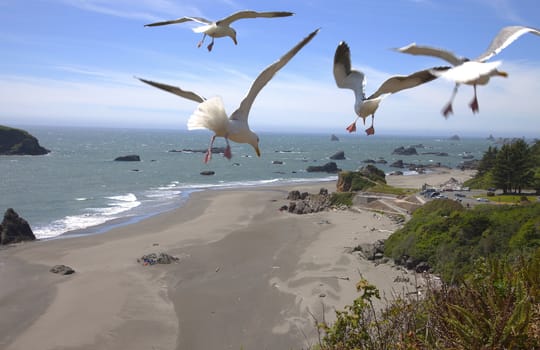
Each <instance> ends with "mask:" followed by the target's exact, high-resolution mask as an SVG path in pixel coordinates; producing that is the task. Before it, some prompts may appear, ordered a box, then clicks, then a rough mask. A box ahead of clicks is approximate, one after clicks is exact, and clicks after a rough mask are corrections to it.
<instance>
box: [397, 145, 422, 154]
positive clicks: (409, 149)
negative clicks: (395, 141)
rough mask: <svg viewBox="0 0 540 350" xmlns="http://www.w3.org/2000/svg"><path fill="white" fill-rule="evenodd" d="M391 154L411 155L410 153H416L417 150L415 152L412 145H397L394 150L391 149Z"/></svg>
mask: <svg viewBox="0 0 540 350" xmlns="http://www.w3.org/2000/svg"><path fill="white" fill-rule="evenodd" d="M392 154H398V155H401V156H412V155H416V154H418V152H416V148H414V147H407V148H405V147H403V146H401V147H398V148H396V149H394V151H392Z"/></svg>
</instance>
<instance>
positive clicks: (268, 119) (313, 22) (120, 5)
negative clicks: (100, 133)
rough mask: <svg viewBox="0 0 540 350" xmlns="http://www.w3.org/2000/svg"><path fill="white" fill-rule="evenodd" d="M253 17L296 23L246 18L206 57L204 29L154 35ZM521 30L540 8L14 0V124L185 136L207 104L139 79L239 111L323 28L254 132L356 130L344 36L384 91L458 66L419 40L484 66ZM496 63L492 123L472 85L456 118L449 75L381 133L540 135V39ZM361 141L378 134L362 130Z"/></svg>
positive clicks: (6, 79)
mask: <svg viewBox="0 0 540 350" xmlns="http://www.w3.org/2000/svg"><path fill="white" fill-rule="evenodd" d="M244 9H252V10H257V11H277V10H279V11H292V12H294V13H295V15H294V16H293V17H285V18H275V19H248V20H240V21H237V22H235V23H234V24H233V27H234V28H235V29H236V30H237V32H238V36H237V39H238V45H237V46H235V45H234V44H233V42H232V40H230V39H229V38H221V39H217V40H216V43H215V46H214V49H213V51H212V52H208V51H207V50H206V48H205V46H206V45H204V46H203V47H201V48H197V47H196V45H197V42H198V41H199V40H200V39H201V35H200V34H195V33H193V32H192V28H193V27H194V26H195V24H194V23H193V24H192V23H183V24H177V25H170V26H163V27H153V28H148V27H144V24H147V23H150V22H154V21H160V20H167V19H174V18H178V17H183V16H202V17H206V18H208V19H212V20H214V19H219V18H222V17H225V16H227V15H229V14H231V13H233V12H236V11H238V10H244ZM518 24H519V25H528V26H532V27H540V7H539V6H538V3H537V1H536V0H520V1H510V0H453V1H446V0H394V1H363V0H335V1H328V0H306V1H283V0H275V1H271V2H267V1H255V0H216V1H207V0H197V1H195V0H194V1H190V0H182V1H180V0H23V1H21V0H0V44H1V47H2V50H1V51H0V124H7V125H17V126H21V125H32V124H39V125H72V126H104V127H135V128H172V129H178V130H185V129H186V122H187V120H188V118H189V116H190V115H191V113H192V112H193V111H194V110H195V108H196V104H195V103H194V102H192V101H189V100H184V99H181V98H179V97H176V96H174V95H172V94H168V93H166V92H163V91H160V90H157V89H155V88H153V87H150V86H147V85H144V84H142V83H141V82H139V81H138V80H136V79H134V76H138V77H142V78H147V79H150V80H156V81H159V82H163V83H168V84H172V85H176V86H180V87H182V88H184V89H188V90H193V91H196V92H198V93H199V94H201V95H204V96H205V97H212V96H216V95H220V96H222V97H223V99H224V102H225V106H226V110H227V112H228V113H232V112H233V111H234V110H235V109H236V107H237V106H238V104H239V103H240V101H241V100H242V98H243V97H244V95H245V93H246V92H247V91H248V89H249V87H250V85H251V83H252V81H253V80H254V79H255V77H256V76H257V75H258V74H259V72H260V71H261V70H263V69H264V68H265V67H266V66H268V65H269V64H270V63H272V62H274V61H275V60H276V59H277V58H279V57H280V56H281V55H283V54H284V53H285V52H286V51H288V50H289V49H290V48H292V46H294V45H295V44H296V43H297V42H298V41H299V40H300V39H302V38H303V37H305V36H306V35H307V34H308V33H310V32H311V31H313V30H314V29H316V28H319V27H320V28H321V31H320V33H319V34H318V35H317V37H315V38H314V39H313V41H312V42H311V43H309V44H308V45H307V46H306V47H305V48H304V49H303V50H302V51H300V52H299V53H298V54H297V55H296V57H294V58H293V59H292V60H291V61H290V62H289V64H288V65H286V66H285V67H284V68H283V69H282V70H281V71H280V72H278V74H277V75H276V76H275V77H274V79H273V80H272V81H271V82H270V83H269V84H268V85H267V86H266V87H265V88H264V89H263V90H262V91H261V93H260V94H259V96H258V97H257V100H256V101H255V103H254V106H253V108H252V110H251V114H250V126H251V128H252V129H253V130H254V131H256V132H259V133H260V132H265V131H277V132H327V133H330V132H332V133H337V134H345V133H346V131H345V127H346V126H347V125H348V124H349V123H350V122H351V121H352V120H353V119H354V117H355V114H354V111H353V103H354V97H353V93H352V92H351V91H350V90H343V89H338V88H337V87H336V85H335V82H334V79H333V76H332V61H333V55H334V50H335V48H336V46H337V44H338V43H339V42H340V41H341V40H344V41H346V42H347V43H348V44H349V46H350V48H351V53H352V60H353V66H354V67H355V68H357V69H360V70H362V71H364V73H365V74H366V76H367V88H366V90H367V91H366V92H367V94H370V93H371V92H373V91H375V89H376V88H377V87H378V86H379V84H381V83H382V82H383V81H384V80H385V79H387V78H388V77H390V76H391V75H394V74H409V73H412V72H414V71H416V70H420V69H424V68H427V67H431V66H437V65H443V64H444V62H442V61H440V60H437V59H435V58H428V57H418V56H409V55H404V54H399V53H396V52H393V51H392V50H390V48H394V47H400V46H404V45H407V44H409V43H411V42H416V43H418V44H424V45H432V46H437V47H441V48H446V49H449V50H452V51H453V52H455V53H457V54H459V55H463V56H467V57H471V58H474V57H476V56H478V55H479V54H481V53H482V52H483V51H484V49H486V48H487V46H488V44H489V43H490V41H491V39H492V38H493V37H494V36H495V34H496V33H497V32H498V31H499V29H500V28H501V27H503V26H507V25H518ZM206 42H207V43H208V42H209V41H208V40H207V41H206ZM492 60H502V61H503V63H502V66H501V70H504V71H506V72H508V73H509V77H508V78H507V79H504V78H494V79H492V81H491V82H490V84H489V85H487V86H484V87H479V89H478V96H479V103H480V113H479V114H476V115H473V114H472V112H471V110H470V109H469V107H468V103H469V101H470V100H471V98H472V96H473V89H472V87H470V86H462V87H461V89H460V91H459V93H458V96H457V98H456V100H455V103H454V115H452V116H451V117H450V118H449V119H444V118H443V117H442V115H441V113H440V111H441V109H442V107H443V105H444V104H445V103H446V101H447V100H448V98H449V97H450V94H451V91H452V88H453V83H451V82H449V81H444V80H441V79H439V80H436V81H434V82H431V83H429V84H426V85H423V86H421V87H418V88H416V89H412V90H408V91H403V92H400V93H398V94H395V95H392V96H389V97H387V98H386V99H385V100H384V101H383V103H382V104H381V106H380V108H379V110H378V111H377V114H376V118H375V129H376V135H375V137H376V136H377V135H378V134H381V135H382V134H396V133H406V134H411V135H431V134H437V135H442V136H444V135H453V134H458V135H463V136H466V135H479V136H484V135H485V136H487V135H489V134H493V135H494V136H515V137H520V136H526V137H539V136H540V135H539V133H540V37H538V36H535V35H532V34H526V35H524V36H522V37H521V38H520V39H518V40H517V41H516V42H514V43H513V44H512V45H510V46H509V47H508V48H506V49H505V50H504V51H503V52H502V53H501V54H499V55H498V56H496V57H495V58H494V59H492ZM358 136H359V137H367V136H366V135H365V134H364V133H363V131H362V128H359V131H358ZM370 137H373V136H370Z"/></svg>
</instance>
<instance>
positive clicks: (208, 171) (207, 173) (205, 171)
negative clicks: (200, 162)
mask: <svg viewBox="0 0 540 350" xmlns="http://www.w3.org/2000/svg"><path fill="white" fill-rule="evenodd" d="M215 173H216V172H215V171H213V170H204V171H201V172H200V174H201V175H204V176H210V175H214V174H215Z"/></svg>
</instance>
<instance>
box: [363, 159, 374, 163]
mask: <svg viewBox="0 0 540 350" xmlns="http://www.w3.org/2000/svg"><path fill="white" fill-rule="evenodd" d="M362 163H366V164H375V160H373V159H364V160H363V161H362Z"/></svg>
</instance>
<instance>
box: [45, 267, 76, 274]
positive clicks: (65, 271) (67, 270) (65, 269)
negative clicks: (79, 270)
mask: <svg viewBox="0 0 540 350" xmlns="http://www.w3.org/2000/svg"><path fill="white" fill-rule="evenodd" d="M49 271H51V272H52V273H57V274H60V275H71V274H73V273H75V270H73V269H72V268H71V267H69V266H66V265H55V266H53V267H52V268H51V269H50V270H49Z"/></svg>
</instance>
